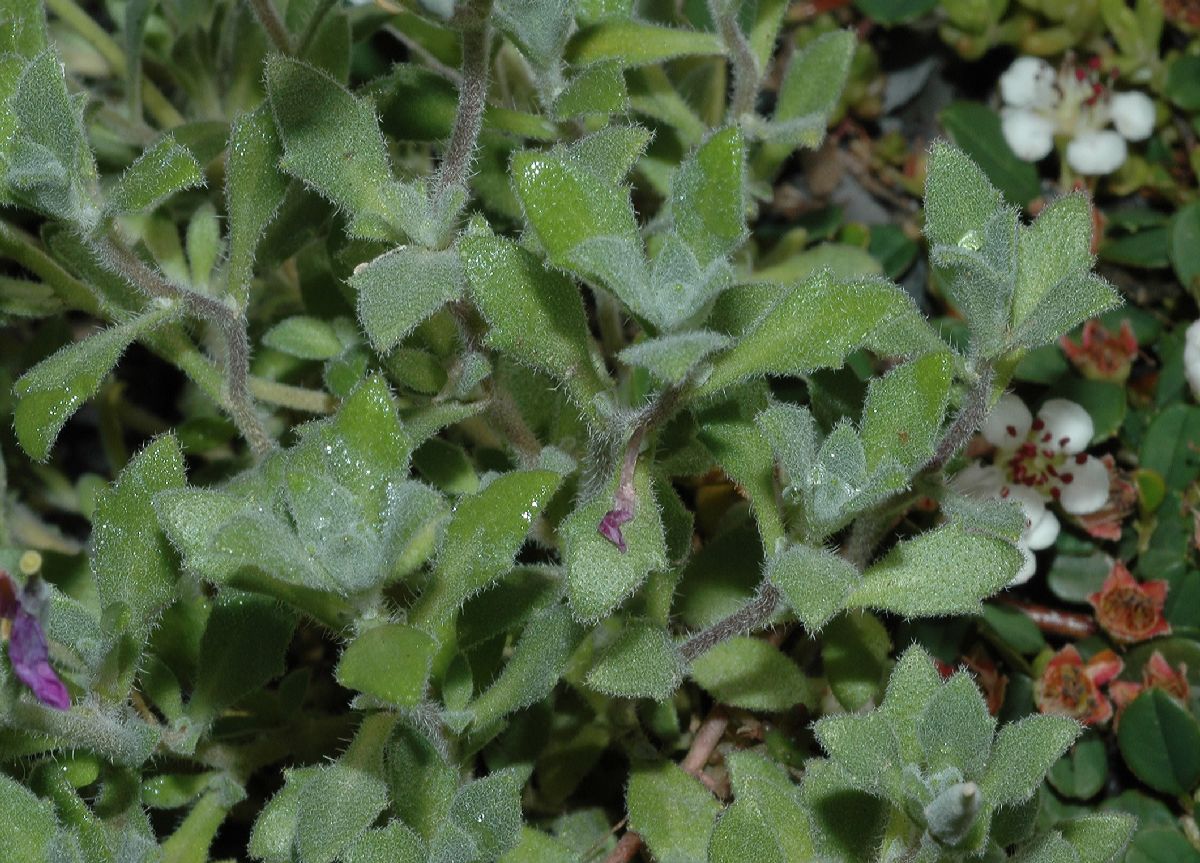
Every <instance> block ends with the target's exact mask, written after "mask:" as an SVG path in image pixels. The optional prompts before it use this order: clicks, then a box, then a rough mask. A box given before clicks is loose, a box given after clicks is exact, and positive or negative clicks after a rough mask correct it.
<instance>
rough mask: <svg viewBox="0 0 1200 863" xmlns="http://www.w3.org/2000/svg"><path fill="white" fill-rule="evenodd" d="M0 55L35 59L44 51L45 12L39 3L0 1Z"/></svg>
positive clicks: (11, 0)
mask: <svg viewBox="0 0 1200 863" xmlns="http://www.w3.org/2000/svg"><path fill="white" fill-rule="evenodd" d="M0 22H3V26H0V54H13V55H18V56H21V57H35V56H37V54H39V53H40V52H41V51H44V50H45V49H46V10H45V7H43V6H42V5H41V4H40V3H26V2H25V0H0Z"/></svg>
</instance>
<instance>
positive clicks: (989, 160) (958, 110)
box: [935, 102, 1041, 243]
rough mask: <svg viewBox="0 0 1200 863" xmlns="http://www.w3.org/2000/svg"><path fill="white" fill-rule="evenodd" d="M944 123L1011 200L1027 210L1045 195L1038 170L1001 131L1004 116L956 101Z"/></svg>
mask: <svg viewBox="0 0 1200 863" xmlns="http://www.w3.org/2000/svg"><path fill="white" fill-rule="evenodd" d="M941 121H942V125H943V126H945V127H946V131H947V132H949V133H950V137H951V138H953V139H954V143H956V144H958V146H960V147H962V149H963V150H964V151H966V153H967V154H969V155H970V157H971V158H972V159H974V160H975V161H976V162H977V163H978V164H979V167H980V168H981V169H982V170H983V172H984V173H985V174H987V176H988V178H989V179H990V180H991V182H993V183H995V184H996V187H997V188H998V189H999V190H1000V191H1001V192H1003V193H1004V197H1005V198H1007V199H1008V200H1009V201H1011V202H1012V203H1014V204H1019V205H1020V206H1022V207H1025V206H1028V205H1029V202H1030V201H1032V200H1033V199H1034V198H1036V197H1037V196H1038V195H1039V194H1041V182H1040V181H1039V180H1038V174H1037V169H1036V168H1035V167H1034V166H1033V165H1032V164H1031V163H1029V162H1024V161H1022V160H1021V159H1018V158H1017V155H1016V153H1014V152H1013V151H1012V149H1011V148H1010V147H1009V146H1008V142H1007V141H1005V140H1004V135H1003V134H1002V133H1001V131H1000V117H999V116H998V115H997V114H996V112H995V111H993V110H992V109H991V108H989V107H987V106H986V105H984V104H982V103H980V102H952V103H951V104H950V105H947V106H946V107H945V108H944V109H942V113H941ZM935 152H936V150H935ZM964 227H967V228H968V229H969V228H970V227H971V226H970V225H969V224H966V225H964ZM938 242H942V243H944V242H953V241H952V240H943V239H939V240H938Z"/></svg>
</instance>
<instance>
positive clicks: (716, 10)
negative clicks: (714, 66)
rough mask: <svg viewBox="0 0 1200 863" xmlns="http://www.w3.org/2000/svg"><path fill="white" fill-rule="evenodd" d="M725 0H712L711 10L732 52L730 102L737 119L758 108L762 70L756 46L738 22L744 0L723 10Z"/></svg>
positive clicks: (729, 50)
mask: <svg viewBox="0 0 1200 863" xmlns="http://www.w3.org/2000/svg"><path fill="white" fill-rule="evenodd" d="M721 6H722V3H721V0H708V11H709V14H710V15H711V16H712V19H713V21H714V22H716V25H717V29H718V30H720V31H721V40H722V41H723V42H724V43H725V50H727V51H728V52H729V62H730V66H731V67H732V68H733V97H732V98H731V99H730V102H729V119H730V120H732V121H733V122H737V120H738V118H739V117H741V116H742V115H743V114H749V113H750V112H751V111H753V110H754V100H755V99H756V98H757V96H758V81H759V70H758V61H757V60H756V59H755V57H754V49H752V48H751V47H750V42H749V41H747V39H746V34H745V33H743V32H742V28H741V27H739V26H738V22H737V10H738V9H739V8H741V4H740V3H731V4H729V6H730V8H729V9H725V10H722V9H721Z"/></svg>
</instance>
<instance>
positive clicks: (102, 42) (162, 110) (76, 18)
mask: <svg viewBox="0 0 1200 863" xmlns="http://www.w3.org/2000/svg"><path fill="white" fill-rule="evenodd" d="M46 8H47V9H49V10H50V11H51V12H53V13H54V14H55V15H57V16H58V18H59V20H61V21H62V22H63V23H64V24H66V25H67V26H68V27H70V28H71V29H72V30H74V31H75V32H76V33H78V34H79V35H80V36H82V37H83V38H84V39H85V40H87V42H88V43H89V44H90V45H91V46H92V47H93V48H95V49H96V51H97V53H99V54H100V56H101V57H103V58H104V60H105V62H106V63H108V65H109V66H111V67H112V70H113V73H114V74H116V75H118V76H121V77H124V76H125V75H127V74H128V71H129V63H128V61H127V60H126V58H125V52H124V51H123V50H121V46H120V45H118V44H117V42H116V40H115V39H113V37H112V36H110V35H109V34H108V33H107V32H106V31H105V30H104V28H103V27H101V26H100V25H99V24H97V23H96V22H95V21H94V20H93V19H92V17H91V16H90V15H88V13H87V12H85V11H84V10H83V9H82V8H80V7H79V6H78V5H76V3H75V2H74V0H46ZM142 104H144V105H145V106H146V110H147V111H149V112H150V116H151V117H153V118H154V121H155V122H156V123H158V124H159V125H160V126H162V127H163V128H165V129H170V128H172V127H174V126H180V125H182V124H183V123H184V118H183V115H182V114H180V113H179V112H178V111H177V110H176V109H175V106H174V105H172V104H171V103H170V102H169V101H168V100H167V97H166V96H164V95H163V94H162V91H161V90H159V89H158V88H157V87H155V86H154V84H152V83H151V82H150V81H143V82H142Z"/></svg>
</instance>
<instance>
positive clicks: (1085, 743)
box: [1046, 732, 1108, 800]
mask: <svg viewBox="0 0 1200 863" xmlns="http://www.w3.org/2000/svg"><path fill="white" fill-rule="evenodd" d="M1046 778H1047V779H1049V780H1050V784H1051V785H1053V786H1054V790H1055V791H1057V792H1058V793H1059V794H1062V795H1063V796H1064V797H1070V798H1072V799H1075V800H1087V799H1089V798H1091V797H1094V796H1096V795H1097V794H1099V793H1100V790H1101V789H1102V788H1104V785H1105V783H1106V782H1107V781H1108V748H1107V747H1106V746H1105V745H1104V739H1103V738H1102V737H1100V736H1099V735H1097V734H1096V733H1095V732H1088V733H1087V734H1085V735H1084V736H1083V737H1081V738H1080V739H1079V740H1078V741H1077V742H1076V743H1075V745H1074V746H1073V747H1072V748H1071V749H1070V750H1069V751H1068V752H1066V753H1065V754H1064V755H1063V756H1062V757H1061V758H1059V759H1058V761H1056V762H1055V764H1054V766H1053V767H1051V768H1050V773H1049V775H1048V776H1047V777H1046Z"/></svg>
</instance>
